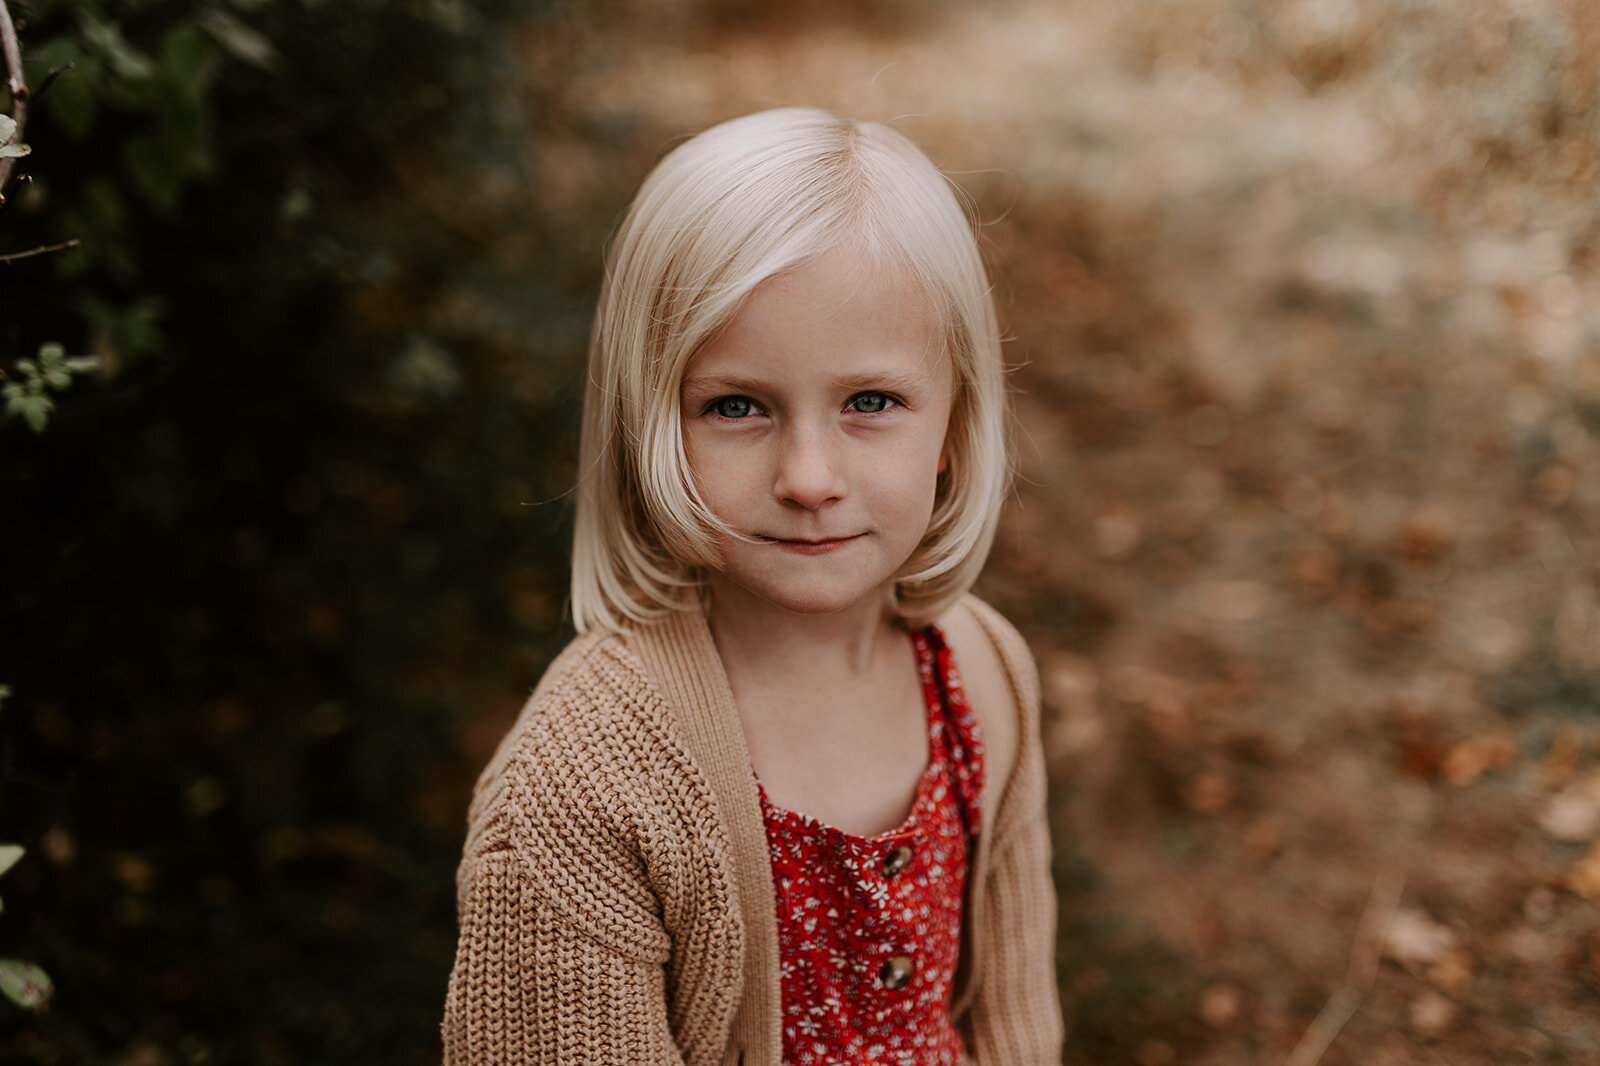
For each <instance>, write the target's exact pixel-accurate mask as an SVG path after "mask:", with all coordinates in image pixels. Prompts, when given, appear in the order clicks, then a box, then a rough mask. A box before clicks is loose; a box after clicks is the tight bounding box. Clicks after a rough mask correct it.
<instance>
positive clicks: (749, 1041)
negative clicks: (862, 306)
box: [444, 596, 1061, 1066]
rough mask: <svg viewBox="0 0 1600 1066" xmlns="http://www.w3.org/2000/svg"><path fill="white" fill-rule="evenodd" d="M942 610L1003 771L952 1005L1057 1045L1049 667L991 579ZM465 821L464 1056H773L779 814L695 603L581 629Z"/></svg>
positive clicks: (451, 1021) (752, 1061) (1022, 1039)
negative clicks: (1005, 613) (1044, 676)
mask: <svg viewBox="0 0 1600 1066" xmlns="http://www.w3.org/2000/svg"><path fill="white" fill-rule="evenodd" d="M940 625H941V626H942V627H943V629H944V631H945V634H946V637H947V638H948V639H949V642H950V644H951V646H952V648H953V649H954V652H955V657H956V662H957V667H958V669H960V670H961V674H962V678H963V684H964V686H965V687H966V690H967V694H968V698H969V700H970V701H971V703H972V705H973V707H974V709H975V710H976V711H977V712H978V716H979V723H980V728H981V729H982V731H983V737H984V743H985V756H984V757H985V760H986V779H987V782H988V784H987V785H986V787H985V791H984V795H983V818H982V826H981V829H980V832H979V834H978V842H977V850H976V853H975V855H974V856H973V865H972V869H971V874H970V879H969V882H968V895H967V901H966V914H965V917H964V929H963V934H962V954H961V960H960V965H959V968H958V971H957V976H956V986H955V991H954V997H953V1001H952V1015H953V1017H954V1019H955V1021H956V1025H957V1027H958V1029H959V1030H960V1032H961V1034H962V1037H963V1039H964V1040H965V1042H966V1045H967V1049H968V1052H969V1054H970V1055H971V1057H972V1059H973V1060H974V1061H975V1062H977V1063H978V1064H980V1066H1036V1064H1042V1063H1052V1064H1054V1063H1059V1062H1060V1049H1061V1018H1060V1012H1059V1005H1058V1002H1057V998H1056V985H1055V969H1054V962H1053V956H1054V947H1055V932H1054V930H1055V899H1054V894H1053V892H1052V888H1051V883H1050V874H1049V837H1048V833H1047V830H1046V824H1045V806H1044V794H1045V781H1044V767H1043V759H1042V757H1041V754H1040V747H1039V728H1038V695H1039V689H1038V676H1037V672H1036V671H1035V669H1034V666H1033V660H1032V658H1031V657H1030V656H1029V654H1028V651H1027V648H1026V646H1025V645H1024V644H1023V642H1022V638H1021V637H1020V636H1019V635H1018V634H1017V632H1016V630H1014V629H1013V628H1012V627H1011V626H1010V625H1009V624H1008V623H1007V622H1006V621H1005V620H1004V619H1002V618H1001V617H1000V616H999V615H998V614H997V613H995V611H994V610H993V609H992V608H990V607H988V606H986V605H984V604H983V603H981V602H980V601H978V600H976V599H974V598H973V597H970V596H969V597H967V598H966V599H964V600H963V601H962V602H961V603H960V604H958V605H957V606H956V607H955V608H954V609H952V610H951V611H950V612H949V613H948V614H947V615H946V616H945V617H944V618H942V619H941V620H940ZM468 820H469V824H470V828H469V831H468V835H467V843H466V850H465V854H464V856H463V858H462V861H461V867H460V870H459V872H458V874H457V905H458V908H459V917H460V926H461V933H460V941H459V943H458V945H457V948H456V961H455V969H454V971H453V972H452V973H451V975H450V989H449V993H448V995H447V999H446V1002H445V1015H444V1047H445V1054H444V1058H445V1062H446V1063H447V1064H465V1063H474V1064H490V1063H492V1064H502V1063H504V1064H523V1063H530V1064H531V1063H539V1064H554V1063H562V1064H569V1063H570V1064H575V1066H577V1064H582V1066H611V1064H616V1066H621V1064H629V1066H636V1064H658V1063H659V1064H667V1063H674V1064H676V1063H687V1064H690V1066H718V1064H720V1066H733V1064H736V1063H742V1064H744V1066H778V1063H779V1061H780V1059H781V1056H782V1038H781V1034H780V1028H779V1022H780V1015H781V1011H780V1001H779V982H778V947H777V927H776V913H775V912H776V904H775V903H774V896H773V887H772V872H771V868H770V866H769V865H768V858H767V847H766V833H765V827H764V825H763V822H762V818H761V808H760V801H759V799H758V796H757V792H756V785H755V778H754V775H753V774H752V773H751V771H750V760H749V756H748V755H747V754H746V751H745V746H744V737H743V734H742V732H741V730H740V727H739V719H738V715H737V712H736V711H735V709H734V705H733V696H732V693H731V692H730V690H729V687H728V681H727V678H726V676H725V675H724V673H723V670H722V664H721V660H720V659H719V658H718V656H717V652H716V648H715V646H714V645H713V644H712V640H711V633H710V629H709V628H708V627H707V625H706V622H705V619H704V617H703V616H702V615H701V614H700V613H699V612H688V613H683V614H678V615H674V616H671V617H669V618H667V619H665V620H664V621H661V622H657V623H654V624H652V625H649V626H643V627H639V628H635V629H633V630H630V631H628V632H625V633H622V634H617V633H606V632H591V633H589V634H587V635H585V636H583V637H580V638H579V639H577V640H576V641H574V642H573V643H572V644H571V645H570V646H569V647H568V648H567V649H566V651H564V652H563V653H562V654H561V656H560V657H559V658H557V659H556V661H555V662H554V663H553V664H552V665H551V667H550V669H549V671H548V672H547V673H546V674H545V677H544V679H543V680H542V681H541V682H540V684H539V687H538V688H537V689H536V690H535V692H534V694H533V698H532V699H531V700H529V702H528V705H527V707H526V708H525V709H524V710H523V712H522V715H521V717H520V718H519V719H518V720H517V724H516V725H515V726H514V727H513V728H512V730H511V732H510V733H509V734H507V736H506V738H505V740H504V741H502V742H501V745H500V749H499V751H498V752H497V753H496V755H495V757H494V759H493V760H492V761H491V762H490V764H489V765H488V766H487V767H486V768H485V769H484V771H483V774H482V776H481V777H480V778H479V780H478V785H477V789H476V791H475V793H474V797H473V802H472V808H471V812H470V814H469V819H468Z"/></svg>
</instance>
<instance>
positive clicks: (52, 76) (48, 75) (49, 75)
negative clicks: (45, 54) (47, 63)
mask: <svg viewBox="0 0 1600 1066" xmlns="http://www.w3.org/2000/svg"><path fill="white" fill-rule="evenodd" d="M77 66H78V63H77V60H73V61H72V62H70V63H67V64H65V65H64V66H59V67H51V68H50V69H49V70H47V71H45V75H44V81H41V82H40V83H39V87H38V88H37V89H34V90H33V91H32V92H30V93H29V94H28V100H29V102H32V103H37V102H38V101H39V100H41V99H43V98H44V94H45V93H46V92H48V91H49V89H50V86H52V85H54V84H55V83H56V79H57V78H59V77H60V76H61V74H62V72H63V71H68V70H74V69H76V68H77Z"/></svg>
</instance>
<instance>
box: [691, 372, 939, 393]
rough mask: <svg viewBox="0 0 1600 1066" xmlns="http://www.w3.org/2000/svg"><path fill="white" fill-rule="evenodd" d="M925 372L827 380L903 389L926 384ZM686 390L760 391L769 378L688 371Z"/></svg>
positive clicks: (859, 387) (855, 388)
mask: <svg viewBox="0 0 1600 1066" xmlns="http://www.w3.org/2000/svg"><path fill="white" fill-rule="evenodd" d="M931 377H932V375H931V374H930V373H928V372H922V371H909V370H900V369H895V370H888V369H885V370H862V371H857V372H856V373H853V374H845V375H843V376H842V377H837V378H834V379H833V380H832V381H831V382H829V384H830V385H831V386H832V387H834V388H836V389H840V390H844V391H849V392H863V391H882V392H903V391H910V390H912V389H915V388H917V387H919V386H925V385H927V384H928V382H929V380H930V379H931ZM682 388H683V390H684V391H686V392H696V393H701V392H716V393H724V392H728V393H746V392H763V391H767V390H770V389H771V388H772V382H771V380H770V379H764V378H751V377H740V376H739V375H736V374H706V375H696V374H690V375H688V376H686V377H685V378H684V379H683V385H682Z"/></svg>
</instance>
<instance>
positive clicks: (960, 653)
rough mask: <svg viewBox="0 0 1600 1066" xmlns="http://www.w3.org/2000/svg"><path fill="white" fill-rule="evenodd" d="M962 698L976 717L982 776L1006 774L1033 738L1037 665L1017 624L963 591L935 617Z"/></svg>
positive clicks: (999, 777) (999, 778) (1036, 722)
mask: <svg viewBox="0 0 1600 1066" xmlns="http://www.w3.org/2000/svg"><path fill="white" fill-rule="evenodd" d="M938 626H939V629H940V631H941V632H942V633H943V634H944V636H945V640H946V642H947V643H948V644H949V646H950V649H951V652H952V653H953V655H954V657H955V662H956V669H957V672H958V673H959V675H960V678H961V684H962V688H963V689H965V692H966V697H967V703H968V705H969V706H971V708H972V709H973V711H974V712H976V713H977V716H978V727H979V729H980V731H981V733H982V736H983V742H984V757H985V759H986V760H987V763H988V771H987V772H988V775H989V779H990V780H991V781H994V782H995V783H996V784H997V785H1000V784H1001V783H1003V782H1006V781H1008V780H1009V779H1010V776H1011V773H1012V771H1013V769H1014V768H1015V767H1016V766H1017V765H1018V764H1019V762H1020V761H1021V759H1022V754H1023V749H1024V748H1027V747H1029V746H1030V745H1033V744H1036V743H1037V740H1036V738H1037V736H1038V732H1039V670H1038V667H1037V666H1036V665H1035V664H1034V661H1033V654H1032V653H1031V652H1030V651H1029V650H1028V645H1027V642H1026V641H1025V640H1024V639H1023V637H1022V634H1021V633H1019V632H1017V628H1016V627H1015V626H1013V625H1012V624H1011V623H1010V622H1009V621H1007V620H1006V618H1005V616H1003V615H1002V614H1001V613H1000V612H999V611H997V610H995V609H994V608H993V607H991V606H989V605H988V604H987V603H985V602H983V601H982V600H980V599H978V597H976V596H973V595H971V594H968V595H966V596H963V597H962V598H961V599H960V600H959V601H957V602H956V604H955V605H954V606H953V607H951V608H950V609H949V610H948V611H946V612H945V613H944V614H943V615H941V616H940V617H939V620H938Z"/></svg>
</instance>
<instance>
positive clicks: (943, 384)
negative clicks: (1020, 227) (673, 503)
mask: <svg viewBox="0 0 1600 1066" xmlns="http://www.w3.org/2000/svg"><path fill="white" fill-rule="evenodd" d="M954 390H955V386H954V372H953V370H952V368H951V366H950V360H949V359H948V358H947V357H945V356H944V355H943V353H942V351H941V346H940V340H939V331H938V324H937V321H936V318H935V316H934V314H933V309H932V307H931V306H930V305H929V302H928V299H927V297H926V296H925V295H924V294H923V292H922V290H921V289H920V288H919V287H918V286H917V284H916V283H915V281H914V280H912V279H911V278H909V277H907V276H904V275H902V274H901V273H899V272H898V271H885V270H883V269H882V268H880V267H877V266H875V265H873V264H872V263H871V261H870V260H868V259H867V258H866V257H865V256H863V255H861V254H859V253H855V252H851V251H845V250H837V251H833V252H829V253H827V254H826V255H824V256H822V257H821V258H819V259H817V260H814V261H813V262H812V263H810V264H809V265H807V266H804V267H802V268H800V269H798V270H794V271H791V272H789V273H785V274H781V275H778V276H776V277H773V278H769V279H768V280H766V281H765V282H763V283H762V284H761V285H759V286H758V287H757V288H756V289H755V291H754V292H752V293H751V295H750V297H749V298H748V299H747V300H746V301H745V303H744V306H743V307H742V308H741V309H740V311H739V313H738V314H737V315H736V316H735V317H734V319H733V321H732V322H731V323H730V324H729V326H728V328H727V329H726V330H725V331H724V332H723V333H722V334H721V335H720V336H719V337H718V338H717V340H716V341H715V342H714V343H713V344H711V345H709V346H708V347H707V348H705V349H704V350H703V351H702V352H700V353H699V354H698V355H697V356H696V357H695V359H694V361H693V362H692V363H691V364H690V365H689V368H688V372H687V373H686V374H685V376H684V381H683V387H682V391H681V393H680V401H681V404H682V415H683V426H684V446H685V449H686V452H687V457H688V460H689V469H690V472H691V473H692V475H693V477H694V479H695V485H696V486H697V487H698V488H699V490H700V493H701V495H702V497H703V498H704V499H705V501H706V503H707V505H708V506H709V507H710V508H711V511H712V512H713V513H714V514H715V515H716V516H717V517H718V518H719V519H721V520H722V522H723V523H725V524H726V525H727V526H728V527H729V528H730V529H732V530H734V531H735V532H737V533H740V534H743V538H736V537H727V536H724V537H721V538H719V541H718V547H719V549H720V550H721V553H722V559H723V566H722V568H721V570H720V571H719V572H718V574H716V575H715V576H714V577H713V590H714V597H715V600H716V602H724V598H725V597H746V598H748V599H749V601H750V605H765V606H767V607H770V608H774V609H777V610H780V611H785V612H795V613H801V614H823V613H830V612H836V611H842V610H846V609H848V608H851V607H857V606H866V605H870V606H872V607H874V608H876V607H878V606H879V605H881V604H882V603H883V600H884V597H885V594H886V593H887V591H888V587H889V583H890V582H891V580H892V579H893V577H894V575H895V573H896V572H898V571H899V569H900V567H901V565H902V564H904V563H905V561H906V560H907V559H908V558H909V557H910V556H911V553H912V552H913V551H914V550H916V547H917V545H918V544H919V543H920V542H921V540H922V537H923V534H925V533H926V532H927V529H928V521H929V518H930V517H931V515H932V513H933V505H934V490H935V484H936V481H937V479H938V476H939V471H940V470H941V469H942V468H943V465H944V446H945V433H946V430H947V428H948V426H949V422H950V409H951V404H952V400H953V395H954ZM744 538H748V539H744Z"/></svg>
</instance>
